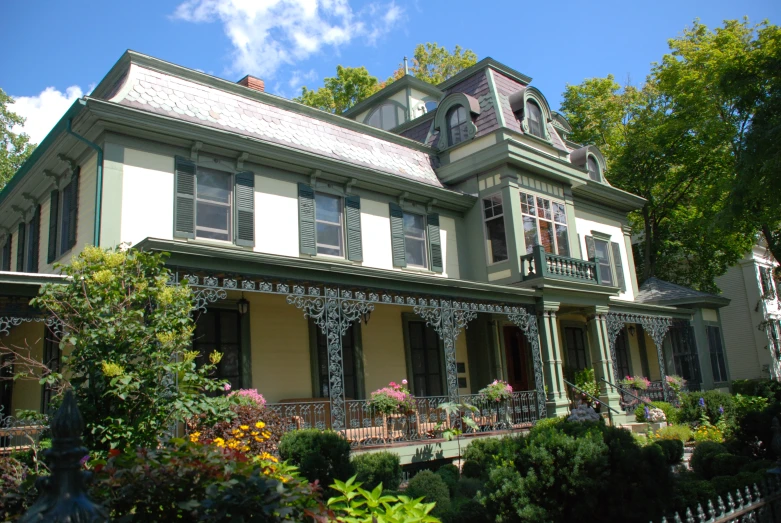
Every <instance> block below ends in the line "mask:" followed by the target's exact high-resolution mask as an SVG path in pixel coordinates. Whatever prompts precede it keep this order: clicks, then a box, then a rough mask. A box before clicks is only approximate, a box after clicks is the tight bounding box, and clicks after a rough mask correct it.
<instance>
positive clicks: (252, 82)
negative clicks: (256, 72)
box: [236, 75, 266, 93]
mask: <svg viewBox="0 0 781 523" xmlns="http://www.w3.org/2000/svg"><path fill="white" fill-rule="evenodd" d="M236 83H238V84H239V85H243V86H244V87H249V88H250V89H254V90H256V91H260V92H261V93H262V92H263V91H264V90H265V89H266V86H265V85H264V84H263V80H261V79H260V78H255V77H254V76H250V75H247V76H245V77H244V78H242V79H241V80H239V81H238V82H236Z"/></svg>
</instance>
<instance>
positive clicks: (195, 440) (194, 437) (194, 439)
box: [190, 432, 201, 443]
mask: <svg viewBox="0 0 781 523" xmlns="http://www.w3.org/2000/svg"><path fill="white" fill-rule="evenodd" d="M200 437H201V433H200V432H193V433H192V434H190V441H192V442H193V443H198V439H200Z"/></svg>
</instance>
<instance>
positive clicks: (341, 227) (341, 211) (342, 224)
mask: <svg viewBox="0 0 781 523" xmlns="http://www.w3.org/2000/svg"><path fill="white" fill-rule="evenodd" d="M314 192H315V197H314V203H315V256H327V257H329V258H336V259H339V260H342V259H344V260H346V259H347V237H346V236H347V235H346V230H345V229H346V228H347V224H346V222H345V208H344V196H341V195H337V194H332V193H330V192H326V191H322V190H315V191H314ZM318 194H320V195H323V196H326V197H328V198H335V199H336V200H338V201H339V236H340V238H341V247H340V250H341V251H342V252H341V254H338V255H337V254H327V253H324V252H318V248H319V247H320V244H319V243H318V241H317V224H318V222H319V221H322V222H323V223H327V224H329V225H335V224H334V223H333V222H326V221H323V220H318V219H317V195H318Z"/></svg>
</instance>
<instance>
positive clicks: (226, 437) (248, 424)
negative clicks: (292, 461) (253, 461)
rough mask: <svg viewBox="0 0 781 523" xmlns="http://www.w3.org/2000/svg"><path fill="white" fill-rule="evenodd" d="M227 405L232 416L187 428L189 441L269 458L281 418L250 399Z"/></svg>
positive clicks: (276, 439) (273, 451)
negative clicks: (231, 417)
mask: <svg viewBox="0 0 781 523" xmlns="http://www.w3.org/2000/svg"><path fill="white" fill-rule="evenodd" d="M230 409H231V411H232V412H233V414H234V418H233V419H228V420H223V421H220V422H218V423H216V424H214V425H212V426H208V425H205V424H202V425H196V426H195V427H194V428H193V429H192V431H191V432H190V435H189V439H190V441H192V442H193V443H196V442H200V443H207V444H214V445H216V446H218V447H224V448H229V449H233V450H238V451H240V452H243V453H245V454H247V455H248V456H259V457H262V458H263V459H271V458H272V456H273V454H274V453H276V450H277V447H278V446H279V442H280V440H281V438H282V420H281V419H280V418H279V416H278V415H277V414H276V413H275V412H274V411H272V410H269V409H266V408H265V407H263V406H262V405H261V404H259V403H254V402H246V401H241V402H240V403H237V404H233V405H231V407H230ZM274 459H275V458H274Z"/></svg>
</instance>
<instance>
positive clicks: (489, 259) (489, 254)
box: [480, 191, 510, 267]
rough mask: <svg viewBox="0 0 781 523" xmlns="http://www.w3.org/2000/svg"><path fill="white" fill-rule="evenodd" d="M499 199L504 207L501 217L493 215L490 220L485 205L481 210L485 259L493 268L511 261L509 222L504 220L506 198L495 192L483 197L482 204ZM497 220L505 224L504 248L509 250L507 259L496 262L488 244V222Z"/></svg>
mask: <svg viewBox="0 0 781 523" xmlns="http://www.w3.org/2000/svg"><path fill="white" fill-rule="evenodd" d="M494 197H498V198H499V204H500V205H501V206H502V212H501V214H499V215H493V216H492V217H490V218H486V217H485V211H486V209H485V206H484V205H485V204H483V207H482V208H481V209H480V210H481V212H482V213H483V243H484V245H485V257H486V264H487V265H488V266H489V267H491V266H493V265H498V264H500V263H505V262H507V261H509V260H510V252H509V249H508V247H509V246H508V245H507V222H506V221H505V219H504V215H505V214H506V213H505V210H504V196H503V195H502V192H501V191H498V192H495V193H493V194H489V195H487V196H483V197H482V198H480V202H481V203H482V202H484V201H485V200H490V199H491V198H494ZM496 219H501V220H502V221H503V222H504V248H505V250H507V257H506V258H505V259H503V260H499V261H495V260H494V259H493V254H492V252H491V249H490V246H489V243H488V222H489V221H492V220H496Z"/></svg>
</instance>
